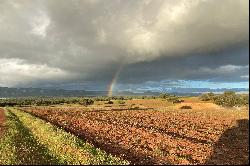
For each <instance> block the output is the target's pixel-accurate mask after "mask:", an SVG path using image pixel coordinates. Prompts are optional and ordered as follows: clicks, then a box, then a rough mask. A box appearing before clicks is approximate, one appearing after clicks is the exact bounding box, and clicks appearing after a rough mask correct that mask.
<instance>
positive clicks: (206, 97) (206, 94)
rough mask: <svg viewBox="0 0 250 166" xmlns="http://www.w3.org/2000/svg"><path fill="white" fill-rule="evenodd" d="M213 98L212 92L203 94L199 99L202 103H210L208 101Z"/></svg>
mask: <svg viewBox="0 0 250 166" xmlns="http://www.w3.org/2000/svg"><path fill="white" fill-rule="evenodd" d="M214 96H215V94H214V93H212V92H209V93H204V94H202V95H201V96H200V99H201V100H202V101H210V100H213V97H214Z"/></svg>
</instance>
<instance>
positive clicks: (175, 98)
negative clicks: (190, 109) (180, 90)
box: [167, 96, 184, 104]
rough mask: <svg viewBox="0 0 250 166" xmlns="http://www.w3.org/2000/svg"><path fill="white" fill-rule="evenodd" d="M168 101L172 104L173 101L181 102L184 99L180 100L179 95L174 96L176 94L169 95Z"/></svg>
mask: <svg viewBox="0 0 250 166" xmlns="http://www.w3.org/2000/svg"><path fill="white" fill-rule="evenodd" d="M167 101H168V102H172V103H173V104H175V103H181V102H183V101H184V100H180V99H179V97H176V96H173V97H169V98H168V99H167Z"/></svg>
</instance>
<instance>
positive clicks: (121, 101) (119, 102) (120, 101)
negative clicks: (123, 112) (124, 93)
mask: <svg viewBox="0 0 250 166" xmlns="http://www.w3.org/2000/svg"><path fill="white" fill-rule="evenodd" d="M117 103H118V104H125V101H123V100H118V101H117Z"/></svg>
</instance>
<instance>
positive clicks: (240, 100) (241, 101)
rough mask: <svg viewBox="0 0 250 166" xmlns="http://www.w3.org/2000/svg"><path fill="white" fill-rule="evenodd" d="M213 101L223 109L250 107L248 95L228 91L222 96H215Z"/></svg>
mask: <svg viewBox="0 0 250 166" xmlns="http://www.w3.org/2000/svg"><path fill="white" fill-rule="evenodd" d="M213 101H214V103H215V104H217V105H221V106H223V107H234V106H236V107H239V106H244V105H248V103H249V96H248V95H239V94H238V95H237V94H236V93H235V92H233V91H226V92H224V93H223V94H222V95H218V96H214V97H213Z"/></svg>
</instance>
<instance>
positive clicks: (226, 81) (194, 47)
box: [0, 0, 249, 91]
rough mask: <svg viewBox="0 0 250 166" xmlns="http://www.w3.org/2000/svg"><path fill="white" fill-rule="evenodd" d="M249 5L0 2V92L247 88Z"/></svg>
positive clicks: (229, 0)
mask: <svg viewBox="0 0 250 166" xmlns="http://www.w3.org/2000/svg"><path fill="white" fill-rule="evenodd" d="M248 29H249V1H248V0H237V1H236V0H220V1H218V0H126V1H123V0H22V1H17V0H1V1H0V86H5V87H40V88H62V89H85V90H131V91H136V90H158V91H161V90H163V89H167V88H172V87H184V88H188V87H190V88H194V87H197V88H225V87H226V88H249V85H248V84H249V46H248V45H249V30H248Z"/></svg>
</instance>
